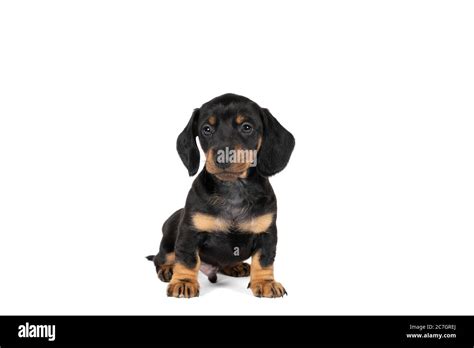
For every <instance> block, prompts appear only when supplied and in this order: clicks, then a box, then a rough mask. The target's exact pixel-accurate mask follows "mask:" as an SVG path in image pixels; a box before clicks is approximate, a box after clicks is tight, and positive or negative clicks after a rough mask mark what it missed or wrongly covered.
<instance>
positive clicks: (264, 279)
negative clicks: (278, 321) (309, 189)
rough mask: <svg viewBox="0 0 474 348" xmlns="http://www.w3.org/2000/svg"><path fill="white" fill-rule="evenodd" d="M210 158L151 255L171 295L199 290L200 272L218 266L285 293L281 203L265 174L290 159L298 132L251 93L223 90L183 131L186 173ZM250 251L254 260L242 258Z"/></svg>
mask: <svg viewBox="0 0 474 348" xmlns="http://www.w3.org/2000/svg"><path fill="white" fill-rule="evenodd" d="M196 137H198V138H199V142H200V144H201V148H202V150H203V151H204V152H205V156H206V163H205V166H204V168H203V170H202V171H201V172H200V173H199V175H198V176H197V177H196V179H195V180H194V182H193V185H192V187H191V190H190V191H189V194H188V197H187V199H186V204H185V206H184V208H183V209H180V210H178V211H176V212H175V213H174V214H173V215H171V216H170V217H169V218H168V220H166V222H165V223H164V225H163V238H162V240H161V244H160V250H159V252H158V254H157V255H156V256H149V257H148V259H149V260H152V261H154V264H155V266H156V271H157V273H158V277H159V278H160V279H161V280H162V281H164V282H169V285H168V290H167V293H168V296H173V297H185V298H190V297H195V296H199V283H198V272H199V270H201V271H202V272H204V273H205V274H206V275H207V276H208V279H209V281H211V282H213V283H214V282H216V281H217V272H220V273H222V274H225V275H229V276H232V277H246V276H250V283H249V288H250V289H251V290H252V292H253V294H254V295H255V296H258V297H282V296H283V295H285V294H286V291H285V288H284V287H283V286H282V285H281V284H280V283H278V282H276V281H275V279H274V277H273V261H274V259H275V253H276V244H277V227H276V219H277V204H276V198H275V194H274V193H273V189H272V186H271V185H270V182H269V180H268V177H269V176H271V175H274V174H276V173H278V172H280V171H281V170H283V169H284V168H285V166H286V165H287V163H288V161H289V159H290V156H291V153H292V151H293V148H294V146H295V140H294V137H293V135H292V134H291V133H290V132H288V131H287V130H286V129H285V128H283V126H282V125H281V124H280V123H279V122H278V121H277V120H276V119H275V117H273V116H272V114H271V113H270V111H268V110H267V109H264V108H260V107H259V106H258V105H257V104H256V103H255V102H253V101H251V100H250V99H248V98H245V97H243V96H239V95H235V94H224V95H222V96H220V97H217V98H214V99H212V100H211V101H209V102H207V103H205V104H203V105H202V107H201V108H199V109H195V110H194V112H193V114H192V116H191V119H190V120H189V122H188V124H187V126H186V128H184V130H183V131H182V132H181V134H180V135H179V136H178V140H177V150H178V153H179V156H180V157H181V160H182V161H183V163H184V165H185V166H186V168H187V169H188V172H189V175H190V176H193V175H195V174H196V173H197V171H198V169H199V163H200V157H199V156H200V155H199V149H198V147H197V144H196ZM250 257H252V262H251V265H249V264H247V263H245V262H244V261H245V260H247V259H248V258H250Z"/></svg>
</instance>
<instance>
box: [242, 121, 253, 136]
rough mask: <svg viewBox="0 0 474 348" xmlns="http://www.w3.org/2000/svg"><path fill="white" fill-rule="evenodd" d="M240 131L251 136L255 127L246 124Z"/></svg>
mask: <svg viewBox="0 0 474 348" xmlns="http://www.w3.org/2000/svg"><path fill="white" fill-rule="evenodd" d="M240 129H241V130H242V132H243V133H246V134H250V133H252V130H253V127H252V125H251V124H250V123H244V124H243V125H242V127H241V128H240Z"/></svg>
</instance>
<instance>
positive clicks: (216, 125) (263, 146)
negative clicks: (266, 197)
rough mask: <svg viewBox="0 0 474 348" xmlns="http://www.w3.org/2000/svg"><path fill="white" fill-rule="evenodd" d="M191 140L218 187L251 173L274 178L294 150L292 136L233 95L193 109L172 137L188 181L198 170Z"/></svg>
mask: <svg viewBox="0 0 474 348" xmlns="http://www.w3.org/2000/svg"><path fill="white" fill-rule="evenodd" d="M196 137H199V142H200V144H201V148H202V149H203V151H204V152H205V154H206V166H205V168H206V170H207V171H208V172H209V173H210V174H213V175H215V176H216V177H217V178H218V179H219V180H223V181H234V180H237V179H238V178H245V177H246V176H247V174H248V170H249V168H251V167H256V168H257V171H258V173H259V174H261V175H263V176H271V175H274V174H276V173H278V172H279V171H281V170H283V168H285V166H286V164H287V163H288V161H289V159H290V156H291V152H292V151H293V148H294V146H295V139H294V137H293V135H292V134H291V133H290V132H288V131H287V130H286V129H285V128H284V127H283V126H282V125H281V124H280V123H279V122H278V121H277V120H276V118H275V117H273V115H272V114H271V113H270V111H268V110H267V109H264V108H261V107H259V106H258V105H257V104H256V103H255V102H253V101H251V100H250V99H248V98H245V97H242V96H239V95H235V94H224V95H221V96H220V97H217V98H214V99H212V100H210V101H209V102H207V103H205V104H203V105H202V106H201V108H199V109H195V110H194V112H193V114H192V116H191V119H190V120H189V122H188V124H187V126H186V127H185V128H184V130H183V131H182V132H181V134H180V135H179V136H178V140H177V150H178V153H179V156H180V157H181V160H182V161H183V163H184V165H185V166H186V168H187V169H188V172H189V175H190V176H192V175H194V174H196V172H197V171H198V169H199V159H200V156H199V149H198V147H197V144H196Z"/></svg>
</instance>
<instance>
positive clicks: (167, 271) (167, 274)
mask: <svg viewBox="0 0 474 348" xmlns="http://www.w3.org/2000/svg"><path fill="white" fill-rule="evenodd" d="M182 213H183V209H180V210H178V211H176V212H175V213H173V215H171V216H170V217H169V218H168V219H167V220H166V221H165V223H164V224H163V238H162V239H161V243H160V251H159V252H158V254H157V255H156V256H148V257H147V259H148V260H150V261H153V262H154V264H155V267H156V273H157V274H158V278H160V280H161V281H163V282H169V281H170V280H171V277H172V276H173V266H174V263H175V253H174V249H175V243H176V236H177V234H178V225H179V222H180V220H181V217H182Z"/></svg>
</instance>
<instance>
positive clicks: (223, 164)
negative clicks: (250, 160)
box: [214, 156, 231, 169]
mask: <svg viewBox="0 0 474 348" xmlns="http://www.w3.org/2000/svg"><path fill="white" fill-rule="evenodd" d="M214 163H215V164H216V167H217V168H220V169H227V168H229V167H230V164H231V163H230V161H227V160H226V159H225V158H222V157H220V156H216V157H215V158H214Z"/></svg>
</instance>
